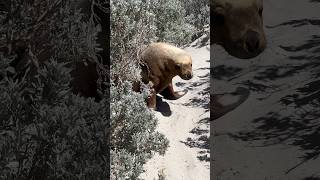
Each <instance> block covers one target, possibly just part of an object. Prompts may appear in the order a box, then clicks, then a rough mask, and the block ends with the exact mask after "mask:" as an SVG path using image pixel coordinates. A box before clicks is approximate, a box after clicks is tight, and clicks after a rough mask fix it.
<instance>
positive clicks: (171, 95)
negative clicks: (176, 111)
mask: <svg viewBox="0 0 320 180" xmlns="http://www.w3.org/2000/svg"><path fill="white" fill-rule="evenodd" d="M187 92H188V90H184V91H176V92H175V91H174V90H173V85H172V83H169V85H168V86H167V87H166V88H165V89H164V90H163V91H161V92H160V94H161V95H162V96H163V97H164V98H165V99H169V100H176V99H179V98H181V97H182V96H184V95H185V94H187Z"/></svg>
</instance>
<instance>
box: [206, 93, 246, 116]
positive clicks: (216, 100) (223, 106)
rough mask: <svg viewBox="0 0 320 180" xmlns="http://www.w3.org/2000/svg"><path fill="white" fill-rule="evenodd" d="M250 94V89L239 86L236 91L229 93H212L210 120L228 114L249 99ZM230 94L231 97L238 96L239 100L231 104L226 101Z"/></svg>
mask: <svg viewBox="0 0 320 180" xmlns="http://www.w3.org/2000/svg"><path fill="white" fill-rule="evenodd" d="M249 95H250V91H249V90H248V89H246V88H242V87H239V88H237V89H236V91H235V92H233V93H229V94H222V95H214V94H210V104H211V105H210V120H211V121H212V120H215V119H218V118H220V117H221V116H223V115H225V114H227V113H228V112H230V111H232V110H234V109H235V108H236V107H238V106H239V105H240V104H242V103H243V102H244V101H245V100H247V99H248V97H249ZM228 96H229V97H230V99H232V98H237V99H238V100H237V101H236V102H232V103H230V104H229V103H227V102H226V99H228Z"/></svg>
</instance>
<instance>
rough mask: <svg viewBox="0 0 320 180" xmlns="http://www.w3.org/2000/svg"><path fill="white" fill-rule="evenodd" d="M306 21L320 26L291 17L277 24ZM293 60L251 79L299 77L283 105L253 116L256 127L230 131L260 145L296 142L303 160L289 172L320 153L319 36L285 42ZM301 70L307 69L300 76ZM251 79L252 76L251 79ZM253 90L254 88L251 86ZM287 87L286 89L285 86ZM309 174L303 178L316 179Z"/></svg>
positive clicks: (242, 138) (290, 24) (281, 103)
mask: <svg viewBox="0 0 320 180" xmlns="http://www.w3.org/2000/svg"><path fill="white" fill-rule="evenodd" d="M305 25H313V26H320V20H315V19H302V20H292V21H288V22H285V23H282V24H280V25H277V26H273V27H270V28H276V27H278V26H292V27H293V28H297V27H303V26H305ZM279 47H280V48H281V49H283V50H284V51H286V52H287V53H288V54H290V56H288V58H289V60H290V61H291V63H290V65H285V66H284V65H281V66H280V65H279V66H277V65H274V66H268V67H263V68H261V69H260V70H259V72H257V73H256V75H255V76H254V79H253V80H252V82H251V83H255V82H256V81H257V80H259V81H260V82H263V81H265V82H267V81H272V82H275V81H277V80H281V79H283V78H288V79H289V80H290V79H291V80H299V82H300V83H299V84H296V86H295V88H294V89H293V90H290V91H287V93H286V94H284V95H282V97H281V98H280V99H279V101H278V104H279V105H281V106H282V107H281V108H277V109H274V110H270V111H269V112H266V113H265V114H262V115H261V117H258V118H256V119H253V120H252V124H253V125H254V129H252V130H245V131H241V132H238V133H232V134H229V135H230V136H231V137H232V138H234V139H237V140H242V141H250V142H256V143H253V144H259V146H270V145H275V144H280V143H281V144H287V145H292V146H297V147H298V148H299V149H300V151H301V154H302V156H301V157H299V158H301V161H300V163H298V164H296V165H295V166H293V167H291V168H290V169H288V170H287V172H286V173H290V171H292V170H294V169H295V168H297V167H299V166H300V165H301V164H303V163H305V162H307V161H308V160H311V159H317V158H318V157H319V155H320V141H319V139H320V111H319V107H320V62H319V60H320V55H319V53H320V36H319V35H312V36H310V38H309V39H307V40H306V41H305V42H304V43H302V44H299V45H295V46H282V45H279ZM300 72H304V73H306V75H304V76H301V74H299V73H300ZM250 81H251V80H250ZM251 90H254V89H251ZM282 90H286V89H282ZM316 179H320V178H318V177H308V178H305V179H304V180H316Z"/></svg>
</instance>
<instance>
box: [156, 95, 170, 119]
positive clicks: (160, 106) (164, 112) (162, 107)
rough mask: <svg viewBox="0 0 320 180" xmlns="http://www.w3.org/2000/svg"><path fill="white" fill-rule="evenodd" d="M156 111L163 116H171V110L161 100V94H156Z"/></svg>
mask: <svg viewBox="0 0 320 180" xmlns="http://www.w3.org/2000/svg"><path fill="white" fill-rule="evenodd" d="M156 107H157V108H156V111H158V112H160V113H161V114H162V115H163V116H166V117H168V116H171V114H172V111H171V109H170V106H169V104H168V103H167V102H165V101H163V98H162V97H161V96H158V95H157V105H156Z"/></svg>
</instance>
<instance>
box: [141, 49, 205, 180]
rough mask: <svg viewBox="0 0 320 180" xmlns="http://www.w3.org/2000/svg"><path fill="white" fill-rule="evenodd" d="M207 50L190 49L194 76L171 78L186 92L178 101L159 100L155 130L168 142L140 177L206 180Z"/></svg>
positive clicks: (177, 86)
mask: <svg viewBox="0 0 320 180" xmlns="http://www.w3.org/2000/svg"><path fill="white" fill-rule="evenodd" d="M208 48H209V47H208V46H206V47H201V48H195V47H189V48H186V49H185V50H186V51H187V52H189V53H190V54H191V56H192V58H193V71H194V77H193V78H192V79H191V80H189V81H184V80H182V79H181V78H180V77H175V78H174V79H173V82H174V84H175V85H176V90H184V89H188V93H187V94H186V95H185V96H183V97H182V98H180V99H178V100H172V101H171V100H165V99H162V98H161V97H159V98H158V103H159V109H160V110H159V111H160V112H156V117H157V118H158V119H159V125H158V131H159V132H161V133H163V134H164V135H165V136H166V137H167V138H168V139H169V141H170V144H169V146H170V147H169V148H168V150H167V152H166V154H165V155H164V156H159V155H155V156H154V157H153V158H152V159H151V160H149V161H148V162H147V164H146V165H145V170H146V172H145V173H143V174H142V175H141V176H140V177H141V178H143V179H146V180H153V179H158V174H159V172H162V173H163V174H164V176H165V178H166V179H167V180H209V179H210V177H209V176H210V172H209V168H210V165H209V154H210V151H209V122H208V118H209V111H208V103H209V78H210V73H209V72H210V70H209V67H210V62H209V58H210V53H209V49H208Z"/></svg>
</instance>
